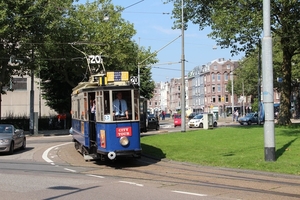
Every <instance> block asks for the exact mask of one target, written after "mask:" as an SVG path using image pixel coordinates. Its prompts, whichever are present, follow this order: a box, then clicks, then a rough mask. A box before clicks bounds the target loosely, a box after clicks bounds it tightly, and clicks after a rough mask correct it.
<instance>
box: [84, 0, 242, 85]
mask: <svg viewBox="0 0 300 200" xmlns="http://www.w3.org/2000/svg"><path fill="white" fill-rule="evenodd" d="M164 1H165V0H112V3H113V4H114V5H119V6H122V7H124V8H126V9H125V10H123V12H122V18H124V19H125V20H127V21H128V22H130V23H133V24H134V28H135V30H136V31H137V34H136V35H135V36H134V37H133V40H135V42H136V43H137V44H139V45H140V46H144V47H145V48H146V49H147V48H148V47H150V48H151V51H152V52H156V51H157V59H158V60H159V62H158V63H157V64H155V65H153V66H150V67H151V72H152V78H153V80H154V81H155V82H161V81H162V82H165V81H169V80H170V79H172V78H181V71H182V70H181V68H182V66H181V57H182V49H184V56H185V60H186V62H185V75H187V74H188V72H190V71H192V70H193V69H194V68H195V67H196V66H200V65H205V64H207V63H209V62H211V61H213V60H216V59H218V58H225V59H226V60H228V59H231V60H238V59H241V58H242V57H243V55H242V54H240V55H238V56H235V57H232V56H231V53H230V49H221V48H220V47H218V46H216V42H215V41H214V40H212V39H210V38H208V37H207V34H209V32H210V29H209V28H207V29H204V30H199V27H198V25H196V24H192V23H189V24H188V29H187V30H185V31H184V42H182V38H181V37H180V35H181V30H179V29H177V30H173V29H172V26H173V21H174V20H175V19H171V16H172V15H171V13H172V9H173V4H172V3H168V4H164V3H163V2H164ZM80 2H82V3H84V2H85V1H84V0H81V1H80ZM168 13H169V14H168ZM176 38H177V39H176ZM182 44H184V48H182Z"/></svg>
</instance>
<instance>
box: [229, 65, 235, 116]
mask: <svg viewBox="0 0 300 200" xmlns="http://www.w3.org/2000/svg"><path fill="white" fill-rule="evenodd" d="M230 75H231V106H232V107H231V115H232V121H234V96H233V68H232V71H231V73H230Z"/></svg>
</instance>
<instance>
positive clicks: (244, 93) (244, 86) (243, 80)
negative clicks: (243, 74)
mask: <svg viewBox="0 0 300 200" xmlns="http://www.w3.org/2000/svg"><path fill="white" fill-rule="evenodd" d="M243 116H245V85H244V79H243Z"/></svg>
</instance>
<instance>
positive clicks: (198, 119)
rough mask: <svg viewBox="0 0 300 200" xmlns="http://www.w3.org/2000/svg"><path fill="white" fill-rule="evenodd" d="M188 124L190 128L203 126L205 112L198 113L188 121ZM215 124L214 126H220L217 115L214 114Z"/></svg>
mask: <svg viewBox="0 0 300 200" xmlns="http://www.w3.org/2000/svg"><path fill="white" fill-rule="evenodd" d="M188 126H189V127H190V128H193V127H197V128H203V114H198V115H196V116H195V117H194V118H193V119H191V120H190V121H189V122H188ZM213 126H214V127H217V126H218V122H217V120H216V117H215V116H213Z"/></svg>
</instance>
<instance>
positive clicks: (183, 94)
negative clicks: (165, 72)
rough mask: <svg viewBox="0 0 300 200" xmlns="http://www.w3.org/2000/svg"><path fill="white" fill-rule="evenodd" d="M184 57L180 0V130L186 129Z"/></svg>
mask: <svg viewBox="0 0 300 200" xmlns="http://www.w3.org/2000/svg"><path fill="white" fill-rule="evenodd" d="M184 64H185V57H184V19H183V0H181V100H180V101H181V132H185V131H186V124H185V65H184Z"/></svg>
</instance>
